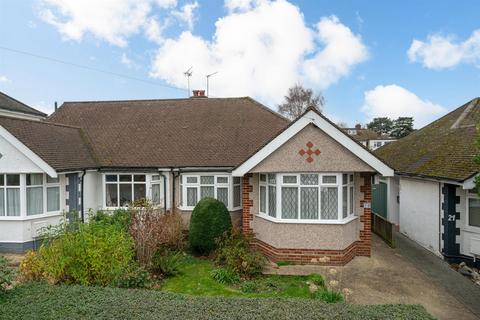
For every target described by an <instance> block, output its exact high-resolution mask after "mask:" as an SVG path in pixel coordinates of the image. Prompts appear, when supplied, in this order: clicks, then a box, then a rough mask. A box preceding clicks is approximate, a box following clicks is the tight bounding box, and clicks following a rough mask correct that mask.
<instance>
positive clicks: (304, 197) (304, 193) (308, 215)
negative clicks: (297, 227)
mask: <svg viewBox="0 0 480 320" xmlns="http://www.w3.org/2000/svg"><path fill="white" fill-rule="evenodd" d="M300 218H301V219H318V187H317V188H316V187H308V188H301V190H300Z"/></svg>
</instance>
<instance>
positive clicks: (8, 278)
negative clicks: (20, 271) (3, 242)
mask: <svg viewBox="0 0 480 320" xmlns="http://www.w3.org/2000/svg"><path fill="white" fill-rule="evenodd" d="M14 278H15V272H14V270H13V268H11V267H10V266H9V265H8V261H7V259H5V258H4V257H2V256H0V294H1V293H2V292H4V291H5V290H6V289H7V287H8V286H10V285H11V284H12V281H13V280H14Z"/></svg>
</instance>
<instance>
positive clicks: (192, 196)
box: [187, 188, 197, 207]
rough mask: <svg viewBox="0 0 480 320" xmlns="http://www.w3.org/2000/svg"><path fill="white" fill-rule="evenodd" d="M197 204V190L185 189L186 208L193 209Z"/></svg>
mask: <svg viewBox="0 0 480 320" xmlns="http://www.w3.org/2000/svg"><path fill="white" fill-rule="evenodd" d="M196 204H197V188H187V206H188V207H194V206H195V205H196Z"/></svg>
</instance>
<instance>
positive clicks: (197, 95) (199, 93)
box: [192, 90, 207, 98]
mask: <svg viewBox="0 0 480 320" xmlns="http://www.w3.org/2000/svg"><path fill="white" fill-rule="evenodd" d="M192 93H193V95H192V98H206V97H207V96H206V95H205V90H193V91H192Z"/></svg>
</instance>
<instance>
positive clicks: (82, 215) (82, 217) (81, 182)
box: [80, 169, 87, 223]
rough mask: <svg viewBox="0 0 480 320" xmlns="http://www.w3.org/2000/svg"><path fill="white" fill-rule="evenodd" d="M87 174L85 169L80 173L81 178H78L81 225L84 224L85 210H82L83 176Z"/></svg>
mask: <svg viewBox="0 0 480 320" xmlns="http://www.w3.org/2000/svg"><path fill="white" fill-rule="evenodd" d="M86 173H87V170H86V169H83V172H82V176H81V177H80V179H81V180H80V188H81V190H80V208H81V209H80V210H81V212H80V217H81V219H82V223H83V222H85V212H84V211H85V210H84V202H83V195H84V185H85V184H84V179H83V177H85V174H86Z"/></svg>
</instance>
